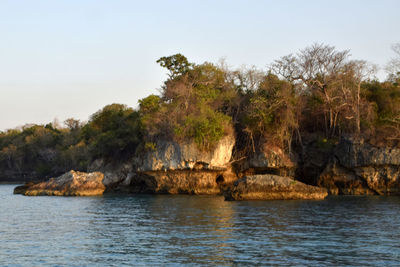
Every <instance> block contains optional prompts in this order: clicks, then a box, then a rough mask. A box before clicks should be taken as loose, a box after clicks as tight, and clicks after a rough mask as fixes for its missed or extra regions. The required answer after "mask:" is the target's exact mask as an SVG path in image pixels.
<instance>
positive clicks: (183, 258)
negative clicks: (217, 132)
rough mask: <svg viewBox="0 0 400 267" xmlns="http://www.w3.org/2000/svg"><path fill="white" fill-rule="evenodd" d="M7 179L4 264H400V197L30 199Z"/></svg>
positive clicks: (2, 199) (2, 193) (0, 189)
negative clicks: (252, 199) (315, 199)
mask: <svg viewBox="0 0 400 267" xmlns="http://www.w3.org/2000/svg"><path fill="white" fill-rule="evenodd" d="M13 187H14V186H9V185H0V207H1V209H0V210H1V216H0V241H1V242H0V265H1V266H3V265H21V266H45V265H47V266H50V265H51V266H54V265H69V266H71V265H76V266H82V265H100V266H120V265H177V264H184V265H225V266H231V265H257V264H260V265H322V264H323V265H329V264H330V265H366V266H367V265H369V266H376V265H399V264H400V243H399V242H398V240H399V239H400V215H399V214H400V198H397V197H331V198H328V199H327V200H324V201H254V202H250V201H246V202H225V201H223V198H222V197H207V196H169V195H156V196H151V195H139V196H127V195H107V196H104V197H75V198H72V197H24V196H20V195H13V194H12V192H13Z"/></svg>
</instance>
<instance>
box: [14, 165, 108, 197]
mask: <svg viewBox="0 0 400 267" xmlns="http://www.w3.org/2000/svg"><path fill="white" fill-rule="evenodd" d="M103 179H104V175H103V174H102V173H101V172H92V173H85V172H76V171H69V172H67V173H65V174H63V175H61V176H59V177H57V178H51V179H50V180H48V181H45V182H41V183H36V184H32V183H30V184H25V185H23V186H17V187H16V188H15V189H14V194H23V195H25V196H97V195H102V194H103V192H104V190H105V189H106V187H105V186H104V184H103Z"/></svg>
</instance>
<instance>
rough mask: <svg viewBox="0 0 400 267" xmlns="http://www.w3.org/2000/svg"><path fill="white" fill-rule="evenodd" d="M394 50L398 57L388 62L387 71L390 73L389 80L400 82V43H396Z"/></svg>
mask: <svg viewBox="0 0 400 267" xmlns="http://www.w3.org/2000/svg"><path fill="white" fill-rule="evenodd" d="M392 50H393V52H394V53H395V55H396V57H394V58H392V59H391V60H390V61H389V62H388V63H387V64H386V67H385V69H386V72H387V73H388V81H391V82H393V83H396V84H397V85H398V84H399V81H400V43H397V44H394V45H393V46H392Z"/></svg>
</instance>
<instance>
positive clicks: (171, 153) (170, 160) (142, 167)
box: [136, 136, 235, 172]
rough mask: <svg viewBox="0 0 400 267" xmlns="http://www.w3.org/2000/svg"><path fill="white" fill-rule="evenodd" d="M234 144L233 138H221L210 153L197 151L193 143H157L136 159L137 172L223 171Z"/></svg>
mask: <svg viewBox="0 0 400 267" xmlns="http://www.w3.org/2000/svg"><path fill="white" fill-rule="evenodd" d="M234 144H235V139H234V137H233V136H226V137H224V138H222V139H221V140H220V141H219V142H218V143H217V145H216V146H215V149H214V150H212V151H202V150H199V149H198V148H197V146H196V144H195V143H193V142H191V143H183V144H178V143H176V142H173V141H159V142H157V144H156V149H155V150H152V151H147V152H146V153H144V155H141V156H140V157H139V158H137V159H136V165H137V171H138V172H147V171H166V170H188V169H207V170H220V169H225V168H226V167H227V164H228V163H229V160H230V159H231V156H232V149H233V146H234Z"/></svg>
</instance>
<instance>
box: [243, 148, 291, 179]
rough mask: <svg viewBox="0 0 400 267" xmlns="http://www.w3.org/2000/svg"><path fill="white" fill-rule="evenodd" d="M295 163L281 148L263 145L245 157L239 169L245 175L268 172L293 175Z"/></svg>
mask: <svg viewBox="0 0 400 267" xmlns="http://www.w3.org/2000/svg"><path fill="white" fill-rule="evenodd" d="M296 165H297V164H296V161H295V160H294V159H292V158H291V157H290V156H289V155H287V154H286V153H285V152H284V151H283V150H282V149H281V148H279V147H276V146H270V145H264V146H263V147H261V148H258V149H257V151H256V152H254V153H252V154H251V155H250V156H249V157H248V158H246V160H244V161H243V163H242V164H241V166H240V169H241V171H242V172H243V173H244V174H245V175H251V174H264V173H269V174H276V175H281V176H291V177H293V176H294V172H295V169H296Z"/></svg>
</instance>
